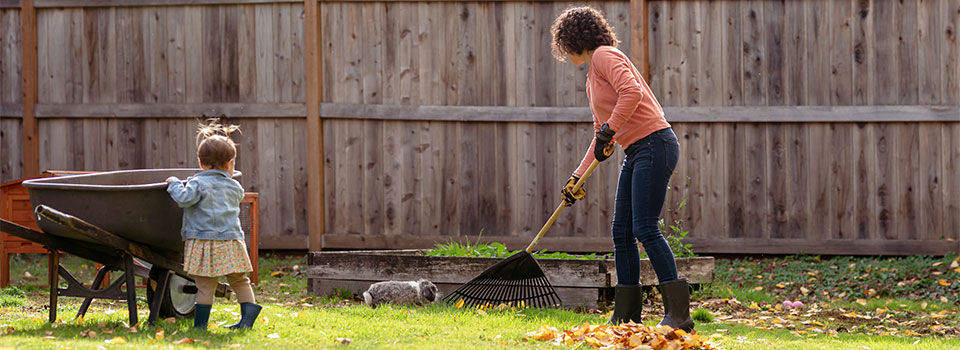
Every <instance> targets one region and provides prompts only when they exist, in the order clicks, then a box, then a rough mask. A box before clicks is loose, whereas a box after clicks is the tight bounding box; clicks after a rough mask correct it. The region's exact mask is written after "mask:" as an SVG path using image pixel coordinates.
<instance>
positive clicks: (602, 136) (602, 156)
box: [593, 123, 616, 162]
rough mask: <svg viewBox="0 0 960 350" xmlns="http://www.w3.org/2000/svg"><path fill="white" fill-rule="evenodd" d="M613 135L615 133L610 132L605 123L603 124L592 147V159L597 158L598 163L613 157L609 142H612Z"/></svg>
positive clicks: (611, 146)
mask: <svg viewBox="0 0 960 350" xmlns="http://www.w3.org/2000/svg"><path fill="white" fill-rule="evenodd" d="M614 134H616V132H615V131H613V130H610V126H609V125H607V123H603V125H601V126H600V130H598V131H597V143H596V144H595V145H594V146H593V157H594V158H597V161H598V162H602V161H605V160H607V158H610V156H611V155H613V144H612V143H610V141H612V140H613V135H614Z"/></svg>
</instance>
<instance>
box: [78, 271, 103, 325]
mask: <svg viewBox="0 0 960 350" xmlns="http://www.w3.org/2000/svg"><path fill="white" fill-rule="evenodd" d="M109 271H110V269H108V268H107V267H106V266H100V269H98V270H97V276H96V277H94V278H93V284H91V285H90V289H106V288H107V287H106V286H102V285H103V279H104V278H106V277H107V273H109ZM92 301H93V297H86V298H84V299H83V304H80V311H77V317H83V316H84V315H86V314H87V308H89V307H90V302H92Z"/></svg>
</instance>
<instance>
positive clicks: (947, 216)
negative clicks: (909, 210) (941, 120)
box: [940, 8, 960, 241]
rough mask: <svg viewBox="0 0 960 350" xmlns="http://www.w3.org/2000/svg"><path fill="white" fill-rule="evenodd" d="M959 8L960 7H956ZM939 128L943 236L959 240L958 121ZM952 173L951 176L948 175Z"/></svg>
mask: <svg viewBox="0 0 960 350" xmlns="http://www.w3.org/2000/svg"><path fill="white" fill-rule="evenodd" d="M958 9H960V8H958ZM940 130H941V137H942V140H943V141H942V142H943V147H944V150H943V153H942V154H945V155H946V156H944V157H943V171H942V173H943V174H944V179H943V186H942V188H943V198H944V208H943V210H944V216H943V226H944V227H943V229H944V231H943V232H944V236H946V237H944V238H952V239H953V240H954V241H960V202H958V201H956V200H951V199H952V198H953V199H955V198H960V176H956V174H960V136H957V135H960V123H953V124H950V125H948V126H946V127H943V128H941V129H940ZM950 174H953V176H950Z"/></svg>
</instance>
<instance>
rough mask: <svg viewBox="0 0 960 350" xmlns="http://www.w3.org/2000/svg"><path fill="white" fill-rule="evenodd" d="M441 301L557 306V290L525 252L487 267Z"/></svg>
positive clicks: (470, 303)
mask: <svg viewBox="0 0 960 350" xmlns="http://www.w3.org/2000/svg"><path fill="white" fill-rule="evenodd" d="M443 300H444V301H445V302H448V303H450V302H453V303H459V301H460V300H463V304H464V305H466V306H482V305H489V306H496V305H500V304H506V305H511V306H513V305H516V306H532V307H557V306H560V296H558V295H557V291H556V290H554V289H553V286H552V285H550V281H549V280H547V276H546V275H544V274H543V270H542V269H541V268H540V264H538V263H537V261H536V260H535V259H534V258H533V256H532V255H530V253H527V252H526V251H521V252H519V253H517V254H514V255H511V256H510V257H508V258H506V259H504V260H503V261H501V262H499V263H497V264H495V265H493V266H490V267H488V268H487V269H486V270H484V271H483V273H481V274H480V275H478V276H477V277H475V278H474V279H472V280H470V282H467V283H466V284H464V285H462V286H460V288H457V290H455V291H453V293H450V294H449V295H447V296H446V297H444V298H443Z"/></svg>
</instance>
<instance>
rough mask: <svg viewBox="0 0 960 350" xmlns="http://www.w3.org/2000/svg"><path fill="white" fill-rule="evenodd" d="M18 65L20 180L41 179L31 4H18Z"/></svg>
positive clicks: (26, 0) (34, 18)
mask: <svg viewBox="0 0 960 350" xmlns="http://www.w3.org/2000/svg"><path fill="white" fill-rule="evenodd" d="M20 33H21V34H20V35H21V44H22V46H21V48H20V49H21V55H22V56H21V57H22V59H21V63H22V64H23V66H22V73H21V75H22V76H23V119H22V120H23V126H22V130H23V177H25V178H27V177H36V176H39V175H40V144H39V142H38V141H37V139H38V138H39V134H38V132H37V118H36V116H35V115H34V110H33V107H34V106H35V105H36V104H37V10H36V9H35V8H34V7H33V0H23V1H22V2H21V3H20Z"/></svg>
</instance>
